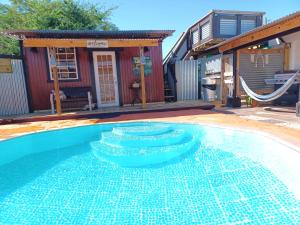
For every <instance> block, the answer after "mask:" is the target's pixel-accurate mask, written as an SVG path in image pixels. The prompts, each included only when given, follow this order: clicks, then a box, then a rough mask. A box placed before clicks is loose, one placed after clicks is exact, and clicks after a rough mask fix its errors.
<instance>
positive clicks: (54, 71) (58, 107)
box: [49, 48, 61, 115]
mask: <svg viewBox="0 0 300 225" xmlns="http://www.w3.org/2000/svg"><path fill="white" fill-rule="evenodd" d="M49 51H50V53H51V54H50V55H51V57H50V65H51V69H52V76H53V85H54V93H55V103H56V113H57V114H58V115H61V103H60V93H59V81H58V74H57V62H56V58H55V50H54V48H49Z"/></svg>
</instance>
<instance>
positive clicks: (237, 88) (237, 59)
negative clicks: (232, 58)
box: [235, 50, 241, 97]
mask: <svg viewBox="0 0 300 225" xmlns="http://www.w3.org/2000/svg"><path fill="white" fill-rule="evenodd" d="M240 58H241V53H240V51H239V50H238V51H237V52H236V79H235V81H236V97H241V87H240V60H241V59H240Z"/></svg>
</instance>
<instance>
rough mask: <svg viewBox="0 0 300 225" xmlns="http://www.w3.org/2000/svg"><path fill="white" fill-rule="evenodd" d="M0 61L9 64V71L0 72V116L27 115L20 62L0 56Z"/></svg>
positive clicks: (25, 94) (26, 100)
mask: <svg viewBox="0 0 300 225" xmlns="http://www.w3.org/2000/svg"><path fill="white" fill-rule="evenodd" d="M1 59H2V61H4V60H3V59H6V60H5V61H6V62H10V63H11V71H9V72H3V71H2V73H1V71H0V116H9V115H20V114H26V113H29V108H28V99H27V91H26V84H25V77H24V71H23V64H22V60H21V59H16V58H8V57H6V58H4V57H2V56H1V57H0V60H1ZM2 66H3V65H2ZM7 66H10V65H7Z"/></svg>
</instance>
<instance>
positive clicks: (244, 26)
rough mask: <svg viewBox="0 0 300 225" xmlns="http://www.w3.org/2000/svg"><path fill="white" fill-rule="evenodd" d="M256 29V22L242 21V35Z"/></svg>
mask: <svg viewBox="0 0 300 225" xmlns="http://www.w3.org/2000/svg"><path fill="white" fill-rule="evenodd" d="M255 27H256V22H255V20H241V33H245V32H247V31H249V30H252V29H254V28H255Z"/></svg>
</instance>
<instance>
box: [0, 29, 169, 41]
mask: <svg viewBox="0 0 300 225" xmlns="http://www.w3.org/2000/svg"><path fill="white" fill-rule="evenodd" d="M0 33H1V34H3V35H6V36H11V37H15V38H18V39H26V38H78V39H79V38H112V39H119V38H126V39H164V38H166V37H168V36H171V35H172V34H173V33H174V30H119V31H98V30H6V31H1V32H0Z"/></svg>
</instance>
